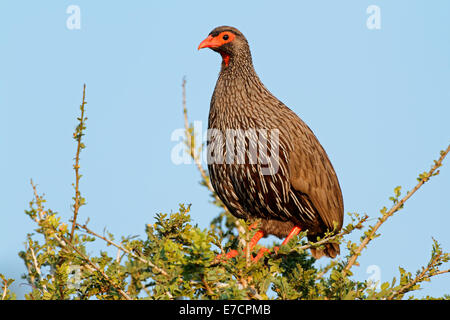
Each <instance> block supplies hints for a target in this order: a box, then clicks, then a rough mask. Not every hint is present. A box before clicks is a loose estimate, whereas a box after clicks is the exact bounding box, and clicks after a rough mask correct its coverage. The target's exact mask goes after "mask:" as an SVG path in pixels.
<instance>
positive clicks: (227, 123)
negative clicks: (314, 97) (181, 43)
mask: <svg viewBox="0 0 450 320" xmlns="http://www.w3.org/2000/svg"><path fill="white" fill-rule="evenodd" d="M198 48H199V49H202V48H211V49H212V50H214V51H216V52H218V53H220V54H221V56H222V66H221V70H220V74H219V78H218V80H217V83H216V87H215V89H214V93H213V96H212V99H211V106H210V112H209V121H208V122H209V123H208V129H209V131H208V136H209V137H208V170H209V174H210V179H211V183H212V185H213V187H214V190H215V191H216V193H217V195H218V196H219V198H220V199H221V200H222V201H223V203H224V204H225V206H226V207H227V208H228V210H229V211H230V212H231V214H233V215H234V216H236V217H238V218H242V219H246V220H252V221H260V223H259V225H260V229H259V230H258V231H257V233H256V234H255V236H254V238H253V239H252V241H251V242H250V247H251V248H253V247H254V246H255V245H256V243H257V242H258V241H259V239H261V238H262V237H265V236H267V235H269V234H273V235H275V236H277V237H280V238H283V237H286V239H285V241H284V242H283V244H285V243H287V241H288V240H289V239H291V238H292V237H293V236H295V235H297V234H298V233H299V232H300V231H301V230H307V231H308V233H307V235H308V239H309V240H310V241H315V240H316V239H317V236H322V235H323V234H324V233H325V232H327V231H333V230H334V231H335V232H336V231H338V230H340V229H341V228H342V223H343V212H344V205H343V200H342V193H341V189H340V186H339V181H338V179H337V176H336V173H335V171H334V169H333V166H332V165H331V162H330V160H329V159H328V156H327V154H326V152H325V150H324V149H323V147H322V146H321V144H320V143H319V141H318V140H317V138H316V136H315V135H314V133H313V132H312V131H311V129H310V128H309V127H308V126H307V125H306V124H305V123H304V122H303V121H302V120H301V119H300V118H299V117H298V116H297V115H296V114H295V113H294V112H293V111H292V110H291V109H289V108H288V107H286V106H285V105H284V104H283V103H282V102H281V101H280V100H278V99H277V98H276V97H275V96H273V95H272V94H271V93H270V92H269V90H267V89H266V87H265V86H264V85H263V84H262V82H261V80H260V79H259V77H258V75H257V74H256V72H255V70H254V68H253V63H252V57H251V53H250V48H249V45H248V42H247V39H246V38H245V37H244V35H243V34H242V33H241V32H240V31H239V30H237V29H236V28H233V27H228V26H222V27H217V28H215V29H214V30H213V31H211V33H210V34H209V35H208V37H207V38H206V39H205V40H203V41H202V42H201V43H200V45H199V47H198ZM254 225H256V224H255V223H254ZM311 253H312V255H313V256H314V257H315V258H320V257H321V256H322V255H324V254H325V255H327V256H328V257H332V258H334V257H336V255H337V254H339V245H338V244H336V243H328V244H326V245H325V248H324V249H323V250H314V249H312V250H311ZM236 254H237V252H236V251H235V250H233V251H230V252H229V253H228V254H227V257H233V256H235V255H236ZM262 254H263V251H260V252H259V254H258V255H257V259H259V258H260V257H261V256H262Z"/></svg>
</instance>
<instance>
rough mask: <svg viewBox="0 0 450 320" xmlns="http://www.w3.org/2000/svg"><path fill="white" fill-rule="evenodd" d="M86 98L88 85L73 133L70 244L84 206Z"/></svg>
mask: <svg viewBox="0 0 450 320" xmlns="http://www.w3.org/2000/svg"><path fill="white" fill-rule="evenodd" d="M85 97H86V84H84V86H83V100H82V102H81V105H80V110H81V117H80V118H78V120H79V121H80V123H79V124H78V126H77V127H76V129H75V132H74V133H73V138H74V139H75V140H76V141H77V153H76V155H75V164H74V165H73V169H74V170H75V198H74V201H75V202H74V205H73V221H72V230H71V231H70V242H72V240H73V234H74V231H75V225H76V223H77V217H78V211H79V209H80V206H81V205H83V204H82V203H81V202H80V200H81V194H80V179H81V175H80V172H79V170H80V153H81V150H82V149H84V144H83V143H82V142H81V140H82V137H83V135H84V134H83V132H84V130H85V129H86V127H85V121H86V120H87V118H85V117H84V106H85V105H86V101H85Z"/></svg>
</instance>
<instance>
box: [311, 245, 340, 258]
mask: <svg viewBox="0 0 450 320" xmlns="http://www.w3.org/2000/svg"><path fill="white" fill-rule="evenodd" d="M310 250H311V255H312V256H313V257H314V258H315V259H316V260H317V259H320V258H322V257H323V256H327V257H330V258H336V256H337V255H338V254H339V253H340V252H341V250H340V249H339V244H338V243H326V244H324V248H320V249H319V248H311V249H310Z"/></svg>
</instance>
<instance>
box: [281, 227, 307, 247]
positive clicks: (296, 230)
mask: <svg viewBox="0 0 450 320" xmlns="http://www.w3.org/2000/svg"><path fill="white" fill-rule="evenodd" d="M300 231H302V229H301V228H300V227H299V226H295V227H293V228H292V230H291V232H289V234H288V236H287V237H286V239H284V241H283V243H282V244H281V245H282V246H283V245H285V244H287V243H288V242H289V240H291V239H292V238H293V237H295V236H296V235H298V234H299V233H300Z"/></svg>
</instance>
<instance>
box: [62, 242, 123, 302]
mask: <svg viewBox="0 0 450 320" xmlns="http://www.w3.org/2000/svg"><path fill="white" fill-rule="evenodd" d="M54 237H55V239H56V240H58V242H59V243H60V245H62V246H63V247H66V246H68V247H70V248H71V249H72V250H73V251H75V252H76V253H77V254H78V255H79V256H80V257H81V258H82V259H83V260H84V261H86V262H87V263H88V264H89V265H90V266H91V267H92V268H94V269H95V270H96V271H97V272H98V273H100V274H101V275H102V277H103V278H104V279H105V280H106V281H107V282H108V283H109V284H110V285H111V286H113V287H114V289H116V290H117V292H119V294H120V295H121V296H122V297H123V298H124V299H126V300H132V298H131V297H130V296H129V295H128V294H126V293H125V292H124V291H123V290H122V289H120V287H118V286H117V285H116V284H115V283H114V282H113V281H112V280H111V279H110V278H109V277H108V275H107V274H106V273H104V272H103V271H102V270H101V269H100V268H99V267H98V266H97V265H96V264H95V263H93V262H92V261H91V260H90V259H89V258H88V257H86V256H85V255H84V254H83V253H82V252H81V251H80V250H78V249H77V248H76V247H75V246H74V245H72V243H71V242H70V241H66V240H65V239H64V238H59V237H58V236H57V235H56V234H55V235H54Z"/></svg>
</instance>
